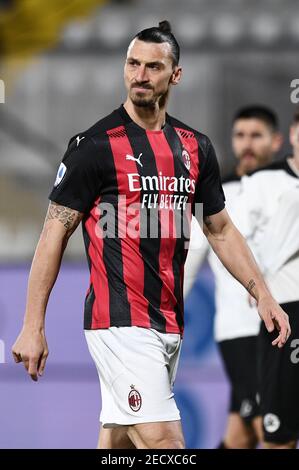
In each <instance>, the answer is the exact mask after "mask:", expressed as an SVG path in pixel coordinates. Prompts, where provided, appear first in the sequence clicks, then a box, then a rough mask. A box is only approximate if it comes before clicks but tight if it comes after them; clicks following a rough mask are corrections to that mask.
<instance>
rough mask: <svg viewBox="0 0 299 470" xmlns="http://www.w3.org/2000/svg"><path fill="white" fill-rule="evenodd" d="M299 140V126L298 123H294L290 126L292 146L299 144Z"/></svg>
mask: <svg viewBox="0 0 299 470" xmlns="http://www.w3.org/2000/svg"><path fill="white" fill-rule="evenodd" d="M297 128H298V129H297ZM298 141H299V126H298V124H293V125H292V126H291V127H290V143H291V145H292V147H294V146H295V145H298Z"/></svg>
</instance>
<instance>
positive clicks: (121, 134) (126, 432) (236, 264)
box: [13, 22, 290, 449]
mask: <svg viewBox="0 0 299 470" xmlns="http://www.w3.org/2000/svg"><path fill="white" fill-rule="evenodd" d="M181 73H182V69H181V67H180V65H179V45H178V43H177V41H176V39H175V37H174V36H173V34H172V33H171V30H170V25H169V23H168V22H161V23H160V24H159V26H158V27H153V28H149V29H146V30H143V31H141V32H140V33H138V34H137V35H136V36H135V37H134V39H133V40H132V41H131V43H130V45H129V48H128V52H127V58H126V62H125V67H124V79H125V84H126V87H127V90H128V95H127V99H126V101H125V103H124V105H122V106H120V107H119V108H118V109H116V110H115V111H113V112H112V113H111V114H110V115H109V116H107V117H105V118H104V119H101V120H100V121H98V122H97V123H96V124H95V125H94V126H92V127H91V128H90V129H88V130H87V131H86V132H83V133H80V134H79V135H78V136H76V137H74V138H73V139H71V141H70V144H69V147H68V149H67V151H66V154H65V155H64V157H63V162H62V164H61V166H60V168H59V170H58V174H57V178H56V181H55V184H54V188H53V190H52V192H51V194H50V205H49V209H48V213H47V216H46V221H45V225H44V228H43V231H42V234H41V238H40V240H39V243H38V246H37V250H36V253H35V256H34V260H33V264H32V268H31V273H30V277H29V285H28V298H27V305H26V313H25V320H24V326H23V329H22V331H21V333H20V335H19V337H18V339H17V341H16V343H15V345H14V346H13V354H14V358H15V360H16V361H17V362H21V361H22V362H23V363H24V365H25V367H26V369H27V370H28V373H29V374H30V376H31V377H32V379H33V380H37V378H38V375H39V374H42V373H43V370H44V367H45V363H46V359H47V355H48V347H47V343H46V337H45V329H44V317H45V312H46V305H47V301H48V298H49V295H50V292H51V289H52V287H53V285H54V282H55V280H56V277H57V274H58V271H59V267H60V263H61V259H62V255H63V251H64V249H65V247H66V245H67V241H68V239H69V237H70V236H71V234H72V233H73V232H74V230H75V229H76V227H77V226H78V225H79V223H80V222H81V221H82V224H83V235H84V241H85V246H86V252H87V258H88V261H89V267H90V273H91V275H90V287H89V289H88V293H87V297H86V302H85V322H84V327H85V335H86V339H87V343H88V347H89V350H90V353H91V355H92V357H93V359H94V361H95V364H96V367H97V370H98V373H99V377H100V383H101V393H102V411H101V416H100V421H101V423H102V428H101V431H100V437H99V448H130V447H136V448H152V449H156V448H173V449H181V448H184V445H185V444H184V438H183V433H182V428H181V422H180V415H179V411H178V409H177V406H176V403H175V400H174V396H173V392H172V387H173V381H174V378H175V373H176V369H177V365H178V358H179V353H180V348H181V343H182V333H183V299H182V286H183V267H184V261H185V256H186V250H185V239H186V236H185V234H180V227H181V225H183V222H184V220H185V219H187V220H189V214H185V213H186V211H187V209H188V207H189V206H188V204H189V203H190V204H192V206H193V211H194V212H196V213H198V212H199V211H197V210H196V204H198V203H199V202H201V203H203V217H204V230H205V233H206V236H207V237H208V239H209V241H210V243H211V245H212V246H213V248H214V250H215V251H216V252H217V254H218V256H219V257H220V258H221V260H222V262H223V263H224V264H225V266H226V267H227V269H229V270H230V271H231V272H232V273H233V274H234V276H235V277H236V278H237V279H238V280H239V281H240V282H241V283H242V284H243V286H245V287H246V288H247V290H248V291H249V292H250V293H251V294H252V295H253V296H254V297H255V298H256V300H257V302H258V308H259V314H260V316H261V317H262V318H263V320H264V322H265V325H266V328H267V330H268V331H269V332H270V331H273V330H274V327H275V326H277V328H278V330H279V333H278V336H277V337H276V338H275V339H274V340H273V345H274V346H278V347H279V348H280V347H282V346H283V345H284V343H285V342H286V340H287V338H288V336H289V334H290V325H289V322H288V316H287V314H286V313H285V312H284V311H283V310H282V309H281V308H280V307H279V305H278V304H277V302H276V301H275V300H274V299H273V297H272V296H271V294H270V292H269V290H268V288H267V286H266V284H265V282H264V280H263V277H262V275H261V273H260V271H259V269H258V267H257V265H256V263H255V261H254V258H253V256H252V255H251V252H250V250H249V249H248V247H247V245H246V243H245V241H244V239H243V237H242V236H241V235H240V233H239V232H238V230H237V229H236V228H235V227H234V225H233V224H232V222H231V221H230V218H229V216H228V214H227V212H226V210H225V207H224V196H223V191H222V187H221V183H220V177H219V169H218V164H217V159H216V155H215V152H214V149H213V146H212V144H211V142H210V140H209V139H208V137H206V136H205V135H203V134H201V133H200V132H198V131H196V130H194V129H191V128H190V127H188V126H186V125H185V124H183V123H182V122H180V121H178V120H177V119H175V118H173V117H171V116H169V115H168V114H167V113H166V106H167V103H168V97H169V91H170V88H171V87H172V86H173V85H177V84H178V83H179V81H180V78H181ZM167 219H168V221H167ZM174 221H175V223H173V222H174ZM168 222H169V223H168ZM149 225H150V226H151V225H154V226H155V227H157V230H156V231H154V234H152V232H151V230H150V234H149V235H150V236H148V230H147V229H148V228H151V227H149ZM155 227H154V228H155ZM232 252H233V253H234V256H232Z"/></svg>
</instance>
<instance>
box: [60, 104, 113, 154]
mask: <svg viewBox="0 0 299 470" xmlns="http://www.w3.org/2000/svg"><path fill="white" fill-rule="evenodd" d="M120 125H122V120H121V117H120V115H119V113H118V110H117V109H116V110H114V111H113V112H112V113H110V114H109V115H108V116H105V117H104V118H102V119H100V120H99V121H97V122H96V123H95V124H93V125H92V126H91V127H89V128H88V129H87V130H85V131H82V132H79V133H78V134H75V135H74V136H73V137H72V138H71V139H70V141H69V144H68V150H70V151H72V150H75V151H76V150H79V148H80V149H81V150H83V149H84V148H86V146H88V147H92V146H94V147H96V146H97V145H98V144H99V143H100V142H101V140H103V139H105V138H106V133H107V131H109V130H110V129H115V128H116V127H119V126H120Z"/></svg>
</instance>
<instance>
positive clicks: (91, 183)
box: [49, 136, 101, 213]
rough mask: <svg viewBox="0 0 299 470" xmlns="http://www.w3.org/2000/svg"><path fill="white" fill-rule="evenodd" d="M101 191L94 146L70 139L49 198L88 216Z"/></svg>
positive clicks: (82, 139) (95, 147)
mask: <svg viewBox="0 0 299 470" xmlns="http://www.w3.org/2000/svg"><path fill="white" fill-rule="evenodd" d="M80 139H81V140H80ZM100 189H101V170H100V164H99V152H98V149H97V146H96V144H95V143H94V141H93V140H92V139H87V138H86V140H85V137H84V136H82V137H80V136H78V137H77V138H76V139H74V140H73V139H71V141H70V144H69V147H68V149H67V151H66V153H65V155H64V157H63V159H62V162H61V164H60V166H59V168H58V172H57V176H56V181H55V183H54V187H53V189H52V191H51V193H50V194H49V199H50V200H51V201H53V202H56V203H57V204H60V205H63V206H66V207H69V208H71V209H75V210H77V211H79V212H83V213H87V212H88V211H89V210H90V208H91V207H92V205H93V203H94V201H95V200H96V199H97V197H98V196H99V193H100Z"/></svg>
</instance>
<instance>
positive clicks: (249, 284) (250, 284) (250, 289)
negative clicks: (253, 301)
mask: <svg viewBox="0 0 299 470" xmlns="http://www.w3.org/2000/svg"><path fill="white" fill-rule="evenodd" d="M254 287H255V282H254V280H253V279H250V281H249V282H248V285H247V287H246V289H247V290H248V292H249V294H251V291H252V289H253V288H254Z"/></svg>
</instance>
